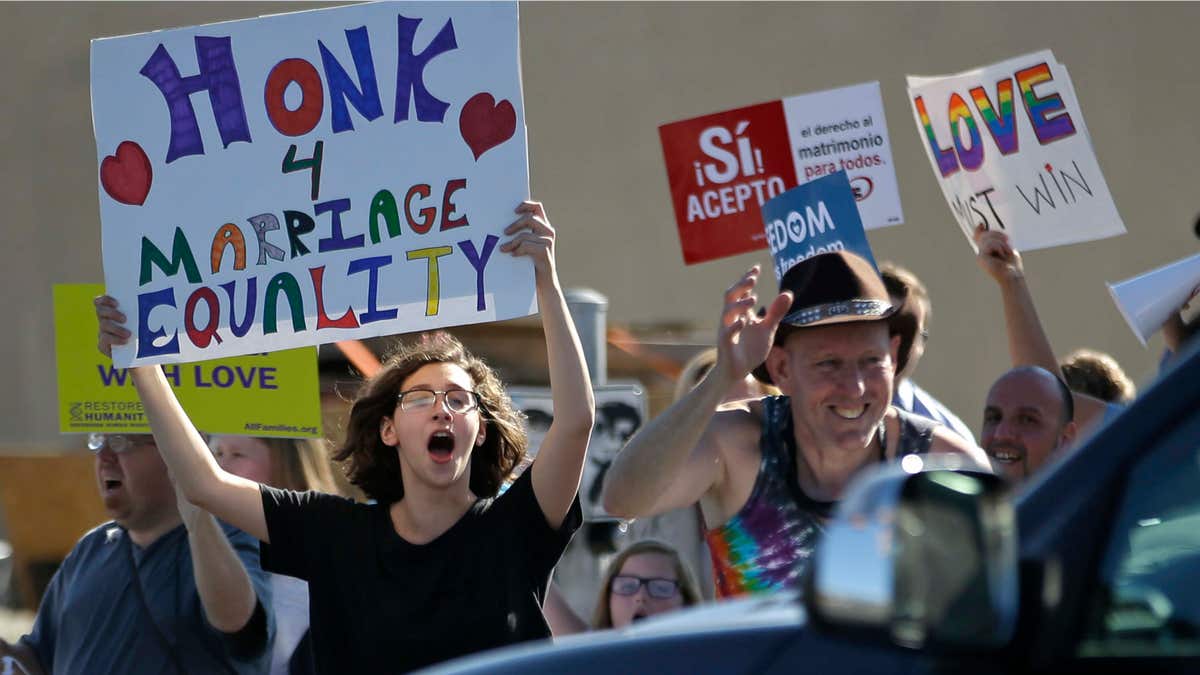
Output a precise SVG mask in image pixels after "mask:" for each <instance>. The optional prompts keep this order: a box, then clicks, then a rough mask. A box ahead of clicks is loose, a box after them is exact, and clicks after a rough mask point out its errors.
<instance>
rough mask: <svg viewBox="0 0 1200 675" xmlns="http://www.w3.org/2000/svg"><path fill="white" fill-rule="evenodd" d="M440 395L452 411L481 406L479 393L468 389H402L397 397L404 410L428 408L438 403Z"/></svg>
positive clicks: (468, 409) (467, 409)
mask: <svg viewBox="0 0 1200 675" xmlns="http://www.w3.org/2000/svg"><path fill="white" fill-rule="evenodd" d="M438 396H441V397H442V400H443V401H445V402H446V408H447V409H448V410H449V411H450V412H454V413H465V412H470V411H472V410H474V409H475V408H478V407H479V394H476V393H475V392H473V391H467V390H466V389H451V390H450V391H432V390H430V389H409V390H408V391H402V392H400V394H399V395H397V396H396V398H398V399H400V409H401V410H403V411H404V412H411V411H413V410H427V409H429V408H432V407H433V406H434V405H435V404H437V399H438Z"/></svg>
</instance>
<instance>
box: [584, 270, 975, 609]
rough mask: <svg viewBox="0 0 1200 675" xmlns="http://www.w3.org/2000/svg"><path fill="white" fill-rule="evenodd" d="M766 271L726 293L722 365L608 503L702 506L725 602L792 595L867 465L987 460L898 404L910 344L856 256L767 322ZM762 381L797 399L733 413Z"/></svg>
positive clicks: (623, 472) (806, 279) (788, 297)
mask: <svg viewBox="0 0 1200 675" xmlns="http://www.w3.org/2000/svg"><path fill="white" fill-rule="evenodd" d="M757 281H758V268H757V267H755V268H753V269H751V270H750V271H749V272H747V273H746V274H745V275H744V276H743V277H742V278H741V279H740V280H739V281H738V282H737V283H736V284H734V285H733V286H732V287H731V288H730V289H729V290H728V291H726V293H725V307H724V309H723V311H722V315H721V324H720V330H719V332H718V337H717V348H718V356H717V363H716V364H715V365H714V366H713V368H712V369H711V370H710V371H709V373H708V375H707V376H706V377H705V378H704V380H703V381H702V382H701V383H700V384H699V385H697V386H696V388H694V389H693V390H692V391H691V393H689V394H688V395H686V396H685V397H683V398H682V399H680V400H679V401H677V402H676V403H675V405H673V406H671V407H670V408H669V409H667V411H666V412H665V413H663V414H662V415H660V416H659V417H658V418H656V419H655V420H653V421H652V422H651V423H650V424H648V425H647V426H646V427H644V428H643V429H642V430H641V431H639V432H638V433H637V434H636V435H635V436H634V437H633V438H632V439H630V441H629V443H628V445H626V446H625V449H624V450H622V451H621V453H620V454H619V455H617V458H616V460H615V461H614V462H613V465H612V468H611V469H610V470H609V473H608V476H607V478H606V480H605V487H604V507H605V509H606V510H607V511H608V512H609V513H611V514H613V515H616V516H620V517H624V518H634V517H645V516H650V515H654V514H657V513H662V512H663V511H667V510H669V509H673V508H679V507H682V506H686V505H689V504H693V503H696V502H697V501H699V503H700V507H701V511H702V512H703V515H704V520H705V523H706V525H707V532H706V533H705V536H706V539H707V541H708V544H709V549H710V551H711V554H712V563H713V572H714V579H715V583H716V594H717V596H718V597H728V596H733V595H739V594H744V593H750V592H762V591H772V590H779V589H783V588H788V587H792V586H794V585H795V582H796V581H797V580H798V579H799V578H800V576H801V575H802V574H803V572H804V569H805V568H806V566H807V560H808V558H809V555H810V554H811V552H812V547H813V543H814V541H815V539H816V536H817V535H818V534H819V533H820V531H821V529H822V527H823V523H824V519H825V518H827V517H828V516H829V514H830V511H831V509H832V507H833V505H834V504H835V503H836V502H837V500H838V499H839V498H840V497H841V495H842V491H843V489H844V488H845V486H846V484H847V483H848V482H849V481H850V479H851V478H853V477H854V475H855V474H857V473H858V472H859V471H860V470H861V469H863V468H864V467H867V466H870V465H873V464H877V463H880V462H886V461H891V460H894V459H896V458H899V457H902V456H904V455H908V454H916V453H925V452H959V453H963V454H966V455H968V456H970V457H971V458H973V459H974V460H975V461H976V462H977V463H979V464H981V465H984V466H986V465H987V457H986V455H984V454H983V452H982V451H981V450H980V449H979V448H977V447H975V446H974V445H973V444H971V443H970V442H968V441H966V440H964V439H962V438H960V437H959V436H958V435H956V434H954V433H953V432H951V431H949V430H948V429H946V428H945V427H943V426H941V425H939V424H937V423H936V422H933V421H931V420H927V419H925V418H921V417H917V416H914V415H910V414H908V413H905V412H904V411H901V410H897V409H896V408H894V407H892V406H891V405H890V401H891V400H892V393H893V392H892V387H893V380H894V376H895V366H894V365H893V364H894V362H895V356H896V350H897V347H898V342H899V338H898V337H896V338H892V337H890V336H889V331H888V325H887V322H886V321H885V319H886V318H887V316H888V315H889V314H891V312H892V311H894V310H893V306H892V302H891V299H890V297H889V296H888V292H887V289H886V288H885V287H884V285H883V282H882V281H881V280H880V278H879V275H878V274H877V273H876V271H875V269H874V268H873V267H872V266H871V264H870V263H869V262H867V261H866V260H865V259H863V258H861V257H859V256H856V255H854V254H851V253H848V252H836V253H827V254H821V255H817V256H814V257H812V258H808V259H807V260H804V261H803V262H801V263H799V264H797V265H796V266H795V267H793V268H792V269H790V270H789V271H788V272H787V274H786V275H785V276H784V278H783V280H782V282H781V283H780V288H781V291H782V292H781V293H780V294H779V296H778V297H776V298H775V300H774V301H773V302H772V303H771V304H770V306H769V308H768V309H767V311H766V313H765V314H764V315H763V316H762V317H761V318H760V317H758V316H757V315H756V314H755V312H754V306H755V303H756V302H757V298H756V296H755V294H754V287H755V285H756V283H757ZM751 371H753V372H754V374H755V376H756V377H758V378H759V379H761V380H763V381H768V382H771V383H773V384H774V385H775V386H777V387H778V388H779V389H780V391H782V392H783V394H784V395H783V396H767V397H764V398H761V399H758V400H750V401H740V402H738V403H736V404H733V405H727V406H722V405H721V402H722V400H723V399H724V398H725V395H726V393H727V392H728V391H729V389H730V387H732V386H733V385H734V384H736V383H737V382H739V381H741V380H742V379H743V378H745V376H746V374H747V373H749V372H751Z"/></svg>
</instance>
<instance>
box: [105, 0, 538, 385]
mask: <svg viewBox="0 0 1200 675" xmlns="http://www.w3.org/2000/svg"><path fill="white" fill-rule="evenodd" d="M517 28H518V26H517V7H516V4H515V3H470V2H463V3H408V2H406V3H379V4H366V5H354V6H349V7H341V8H336V9H329V10H318V11H310V12H301V13H296V14H284V15H278V16H271V17H264V18H259V19H251V20H245V21H233V22H228V23H218V24H212V25H207V26H198V27H192V28H184V29H179V30H168V31H159V32H155V33H145V34H141V35H133V36H127V37H118V38H108V39H102V40H95V41H93V42H92V116H93V121H94V126H95V132H96V146H97V155H98V161H99V168H100V215H101V221H102V226H103V249H104V273H105V282H106V286H107V290H108V292H109V294H111V295H113V296H114V297H116V298H117V300H118V301H119V302H120V304H121V307H122V309H123V310H124V311H125V313H126V315H127V316H128V317H129V328H130V330H132V331H133V333H134V337H133V340H131V342H130V344H129V345H128V346H126V347H125V348H122V349H120V350H118V351H117V352H116V353H115V354H114V361H115V363H116V365H117V366H128V365H131V364H149V363H171V362H187V361H196V360H203V359H211V358H215V357H224V356H233V355H240V354H250V353H258V352H264V351H272V350H276V349H284V348H291V347H298V346H301V345H313V344H318V343H325V342H331V341H336V340H344V339H348V338H355V337H369V336H375V335H383V334H391V333H400V332H408V331H415V330H423V329H429V328H436V327H441V326H449V325H457V324H464V323H473V322H482V321H491V320H496V319H504V318H511V317H515V316H524V315H527V314H530V313H531V312H533V311H536V302H535V300H534V289H533V271H532V266H531V265H530V264H529V261H528V260H524V259H516V258H512V257H510V256H507V255H503V254H500V253H498V252H497V250H496V249H497V243H498V242H499V241H500V238H501V237H502V230H503V229H504V227H505V226H507V225H508V224H509V223H511V222H512V221H513V220H515V218H516V216H515V214H514V213H513V209H514V208H515V207H516V206H517V204H518V203H519V202H520V201H521V200H522V199H525V198H527V196H528V194H529V170H528V160H527V153H526V136H525V119H524V110H523V105H522V99H521V79H520V67H519V55H518V48H517V37H518V35H517V33H518V31H517Z"/></svg>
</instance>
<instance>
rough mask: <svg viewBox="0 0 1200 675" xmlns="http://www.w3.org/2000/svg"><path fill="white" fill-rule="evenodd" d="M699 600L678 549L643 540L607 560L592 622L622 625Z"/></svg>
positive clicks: (622, 626) (613, 626) (693, 582)
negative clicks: (610, 560)
mask: <svg viewBox="0 0 1200 675" xmlns="http://www.w3.org/2000/svg"><path fill="white" fill-rule="evenodd" d="M699 600H700V593H699V591H698V590H697V589H696V582H695V581H694V580H693V577H692V573H691V571H690V570H689V569H688V568H687V565H686V564H684V562H683V559H682V558H680V557H679V552H678V551H676V550H675V549H674V548H671V547H670V546H668V545H666V544H664V543H662V542H660V541H655V540H653V539H643V540H642V541H639V542H635V543H633V544H631V545H630V546H629V548H626V549H624V550H623V551H621V552H620V553H618V554H617V555H616V557H615V558H613V560H612V562H611V563H609V565H608V569H607V570H606V571H605V573H604V582H603V583H602V584H601V586H600V597H598V598H597V599H596V611H595V613H594V615H593V617H592V625H593V626H595V627H596V628H624V627H625V626H628V625H629V624H631V623H633V622H635V621H638V620H640V619H644V618H646V617H648V616H654V615H655V614H662V613H664V612H671V611H674V610H676V609H679V608H681V607H691V606H692V605H695V604H696V603H697V602H699Z"/></svg>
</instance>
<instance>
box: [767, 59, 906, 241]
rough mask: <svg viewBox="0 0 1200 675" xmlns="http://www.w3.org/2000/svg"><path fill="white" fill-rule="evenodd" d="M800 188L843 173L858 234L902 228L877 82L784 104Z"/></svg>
mask: <svg viewBox="0 0 1200 675" xmlns="http://www.w3.org/2000/svg"><path fill="white" fill-rule="evenodd" d="M783 114H784V116H785V117H786V119H787V127H788V137H789V140H790V142H791V144H792V161H794V162H795V164H796V177H797V182H798V184H799V185H804V184H805V183H807V182H809V181H811V180H816V179H818V178H822V177H824V176H828V175H830V174H832V173H836V172H838V171H845V172H846V177H847V178H848V179H849V180H850V189H851V190H853V191H854V199H855V201H856V202H857V203H858V213H859V216H860V217H861V218H862V224H863V228H865V229H868V230H871V229H875V228H878V227H885V226H887V225H898V224H900V223H903V222H904V212H903V211H902V210H901V208H900V186H899V184H898V183H897V182H896V170H895V168H893V164H892V144H891V141H890V140H888V130H887V118H886V117H884V114H883V98H882V96H881V95H880V92H879V83H878V82H868V83H866V84H856V85H853V86H850V87H842V88H841V89H831V90H829V91H819V92H814V93H811V94H801V95H799V96H792V97H791V98H785V99H783Z"/></svg>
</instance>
